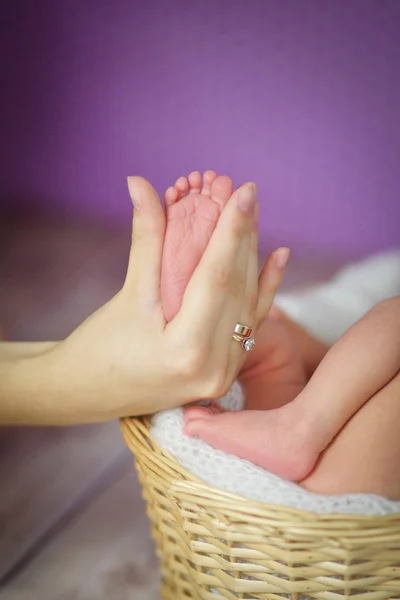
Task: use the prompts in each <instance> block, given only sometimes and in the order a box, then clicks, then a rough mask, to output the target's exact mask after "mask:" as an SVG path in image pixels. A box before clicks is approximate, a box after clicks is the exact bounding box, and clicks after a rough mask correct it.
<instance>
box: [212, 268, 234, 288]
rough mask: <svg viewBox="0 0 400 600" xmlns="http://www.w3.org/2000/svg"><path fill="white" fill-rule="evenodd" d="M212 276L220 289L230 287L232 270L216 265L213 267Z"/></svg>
mask: <svg viewBox="0 0 400 600" xmlns="http://www.w3.org/2000/svg"><path fill="white" fill-rule="evenodd" d="M212 276H213V280H214V283H215V284H216V285H217V286H218V287H220V288H225V287H227V286H228V284H229V282H230V280H231V268H230V267H227V266H224V265H218V264H214V265H213V266H212Z"/></svg>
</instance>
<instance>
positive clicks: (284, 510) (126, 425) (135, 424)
mask: <svg viewBox="0 0 400 600" xmlns="http://www.w3.org/2000/svg"><path fill="white" fill-rule="evenodd" d="M120 425H121V430H122V434H123V437H124V440H125V442H126V444H127V445H128V447H129V448H130V449H131V450H132V451H133V449H132V448H131V447H130V446H131V444H130V441H131V440H130V436H131V435H132V433H131V431H132V428H136V429H137V428H139V429H140V430H141V432H142V433H143V434H144V436H145V437H146V438H147V440H146V443H147V446H148V448H149V449H152V446H153V448H156V449H157V452H158V453H159V454H161V455H162V456H163V457H164V458H165V459H166V461H167V462H171V463H173V465H174V469H175V470H176V471H177V472H178V473H179V474H180V475H181V477H182V479H181V480H180V481H177V482H175V483H174V484H173V485H172V486H171V489H175V490H182V491H184V490H188V491H189V490H190V491H192V492H193V491H195V492H197V493H198V494H200V495H203V494H206V495H207V496H209V495H210V494H212V495H214V496H215V498H216V499H217V500H218V501H221V500H225V501H228V502H232V503H234V504H238V503H241V504H244V503H245V504H246V507H247V508H249V507H250V508H251V509H252V510H254V512H255V513H259V514H260V515H261V513H263V514H264V513H265V512H271V513H273V514H274V513H277V512H279V513H280V514H282V515H286V516H287V517H291V518H301V520H302V522H303V523H304V517H305V515H307V516H308V518H309V520H310V522H311V521H318V522H322V521H327V520H328V521H329V522H333V521H337V522H341V523H343V524H346V522H348V525H349V527H350V526H351V527H352V528H354V527H355V523H356V522H359V523H360V525H362V526H365V525H366V524H367V523H368V524H370V525H372V523H373V522H375V523H376V526H377V527H380V526H386V525H387V524H389V523H390V522H392V523H393V524H394V523H396V524H397V525H398V526H400V513H391V514H387V515H359V514H349V513H335V514H332V513H318V512H313V511H309V510H305V509H300V508H292V507H288V506H282V505H280V504H272V503H264V502H260V501H258V500H252V499H250V498H246V497H245V496H242V495H240V494H236V493H233V492H227V491H225V490H222V489H220V488H218V487H216V486H213V485H211V484H208V483H207V482H205V481H202V480H201V479H200V478H199V477H197V476H196V475H194V474H193V473H191V472H190V471H188V470H187V469H185V467H183V466H182V465H181V464H180V463H179V462H178V461H177V459H176V458H175V457H174V456H173V455H172V454H171V453H170V452H168V450H165V449H164V448H162V447H160V446H159V444H158V443H157V442H156V441H155V439H154V438H153V436H152V435H151V431H150V427H151V415H145V416H141V417H125V418H122V419H120ZM202 493H203V494H202Z"/></svg>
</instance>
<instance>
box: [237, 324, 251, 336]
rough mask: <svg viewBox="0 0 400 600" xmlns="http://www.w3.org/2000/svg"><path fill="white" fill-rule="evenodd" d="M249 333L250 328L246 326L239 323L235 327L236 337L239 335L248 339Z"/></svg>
mask: <svg viewBox="0 0 400 600" xmlns="http://www.w3.org/2000/svg"><path fill="white" fill-rule="evenodd" d="M251 332H252V329H251V327H247V325H241V324H240V323H238V324H237V325H236V327H235V332H234V333H236V334H237V335H240V336H241V337H250V336H251Z"/></svg>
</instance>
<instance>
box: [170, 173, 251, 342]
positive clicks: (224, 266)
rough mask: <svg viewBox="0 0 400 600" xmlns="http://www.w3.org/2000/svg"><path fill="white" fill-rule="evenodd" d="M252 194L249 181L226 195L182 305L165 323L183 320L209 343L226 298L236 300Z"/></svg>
mask: <svg viewBox="0 0 400 600" xmlns="http://www.w3.org/2000/svg"><path fill="white" fill-rule="evenodd" d="M255 196H256V186H255V184H252V183H248V184H245V185H244V186H242V187H241V188H240V189H239V190H237V191H236V192H235V193H234V194H233V195H232V196H231V198H230V199H229V201H228V204H227V205H226V208H225V209H224V211H223V212H222V214H221V217H220V219H219V221H218V224H217V226H216V228H215V231H214V233H213V235H212V237H211V239H210V242H209V244H208V246H207V248H206V250H205V252H204V254H203V257H202V259H201V261H200V263H199V265H198V267H197V268H196V270H195V272H194V274H193V276H192V278H191V279H190V281H189V284H188V286H187V288H186V291H185V294H184V297H183V302H182V308H181V310H180V312H179V313H178V315H177V317H176V318H175V319H174V321H172V322H171V323H170V324H169V325H168V327H170V326H174V327H179V326H180V322H181V321H183V322H184V323H185V328H186V333H188V329H189V333H190V337H191V336H195V337H196V339H197V342H199V341H200V340H201V339H203V340H206V341H207V343H210V338H211V339H213V338H214V337H215V329H216V327H217V326H218V324H219V323H220V321H221V318H222V315H223V313H224V311H225V310H226V306H227V302H233V303H234V302H235V290H237V289H239V287H240V285H239V284H240V277H241V275H240V273H239V274H238V260H239V254H240V251H241V249H242V243H243V240H244V238H245V237H246V236H249V235H250V225H251V223H252V219H253V213H254V206H255V203H256V199H255ZM242 251H243V250H242ZM237 314H238V313H237Z"/></svg>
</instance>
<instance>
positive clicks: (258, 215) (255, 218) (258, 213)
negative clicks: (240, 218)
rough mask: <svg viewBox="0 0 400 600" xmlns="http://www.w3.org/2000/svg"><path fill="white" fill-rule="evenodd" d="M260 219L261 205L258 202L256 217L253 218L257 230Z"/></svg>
mask: <svg viewBox="0 0 400 600" xmlns="http://www.w3.org/2000/svg"><path fill="white" fill-rule="evenodd" d="M259 217H260V203H259V202H256V205H255V207H254V216H253V226H254V227H255V228H257V226H258V219H259Z"/></svg>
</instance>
